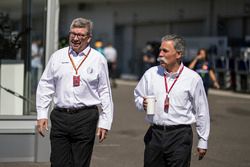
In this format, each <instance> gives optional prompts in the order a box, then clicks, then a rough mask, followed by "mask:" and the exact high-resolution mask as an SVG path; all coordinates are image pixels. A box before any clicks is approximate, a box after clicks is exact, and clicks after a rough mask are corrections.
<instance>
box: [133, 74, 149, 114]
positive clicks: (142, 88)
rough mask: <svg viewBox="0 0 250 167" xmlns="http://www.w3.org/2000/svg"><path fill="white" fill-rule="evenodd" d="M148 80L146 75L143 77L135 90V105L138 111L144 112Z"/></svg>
mask: <svg viewBox="0 0 250 167" xmlns="http://www.w3.org/2000/svg"><path fill="white" fill-rule="evenodd" d="M146 87H147V80H146V73H145V74H144V75H143V76H142V78H141V79H140V81H139V83H138V84H137V86H136V88H135V90H134V97H135V105H136V108H137V110H138V111H144V109H143V97H146V95H147V89H146Z"/></svg>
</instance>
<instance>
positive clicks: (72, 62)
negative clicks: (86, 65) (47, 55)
mask: <svg viewBox="0 0 250 167" xmlns="http://www.w3.org/2000/svg"><path fill="white" fill-rule="evenodd" d="M90 51H91V48H89V51H88V53H87V55H85V57H84V58H83V60H82V61H81V63H80V64H79V65H78V67H76V65H75V63H74V61H73V60H72V58H71V56H70V54H69V51H68V55H69V59H70V62H71V64H72V66H73V68H74V70H75V72H76V75H77V73H78V69H79V68H80V66H81V65H82V63H83V62H84V61H85V59H86V58H87V57H88V55H89V53H90Z"/></svg>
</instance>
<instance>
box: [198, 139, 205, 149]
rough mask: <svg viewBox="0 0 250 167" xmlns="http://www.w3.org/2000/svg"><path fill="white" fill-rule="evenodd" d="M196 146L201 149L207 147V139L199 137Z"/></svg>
mask: <svg viewBox="0 0 250 167" xmlns="http://www.w3.org/2000/svg"><path fill="white" fill-rule="evenodd" d="M197 147H198V148H201V149H207V141H206V140H204V139H202V138H200V139H199V141H198V146H197Z"/></svg>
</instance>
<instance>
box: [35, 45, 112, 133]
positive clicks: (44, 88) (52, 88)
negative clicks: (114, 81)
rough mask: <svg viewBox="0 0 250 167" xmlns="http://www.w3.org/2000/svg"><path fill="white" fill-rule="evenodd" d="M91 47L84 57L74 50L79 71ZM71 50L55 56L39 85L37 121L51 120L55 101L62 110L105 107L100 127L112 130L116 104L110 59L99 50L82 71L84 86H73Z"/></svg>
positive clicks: (86, 62)
mask: <svg viewBox="0 0 250 167" xmlns="http://www.w3.org/2000/svg"><path fill="white" fill-rule="evenodd" d="M89 49H90V47H89V46H88V47H87V48H86V49H85V50H84V51H83V53H80V54H78V55H76V54H75V53H73V52H72V51H71V50H70V56H71V57H72V59H73V61H74V63H75V65H76V67H78V64H79V63H80V62H81V60H83V57H84V56H85V55H87V53H88V51H89ZM68 52H69V47H65V48H62V49H60V50H58V51H56V52H55V53H54V54H52V56H51V58H50V60H49V62H48V64H47V66H46V68H45V70H44V72H43V75H42V77H41V79H40V81H39V84H38V88H37V94H36V109H37V119H42V118H48V111H49V106H50V104H51V101H52V100H53V102H54V104H55V105H56V106H58V107H63V108H72V107H76V108H77V107H82V106H92V105H101V108H102V111H101V112H100V117H99V124H98V127H100V128H105V129H108V130H110V128H111V123H112V120H113V100H112V95H111V88H110V83H109V77H108V67H107V61H106V59H105V58H104V57H103V56H102V55H101V54H100V53H99V52H98V51H96V50H95V49H93V48H91V51H90V54H89V55H88V57H87V58H86V59H85V61H84V62H83V64H82V65H81V66H80V68H79V69H78V74H79V75H80V86H77V87H74V86H73V76H74V75H75V70H74V68H73V65H72V64H71V62H70V59H69V57H68Z"/></svg>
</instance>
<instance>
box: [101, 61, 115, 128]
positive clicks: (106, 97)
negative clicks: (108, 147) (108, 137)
mask: <svg viewBox="0 0 250 167" xmlns="http://www.w3.org/2000/svg"><path fill="white" fill-rule="evenodd" d="M98 93H99V97H100V100H101V111H100V116H99V123H98V127H99V128H104V129H107V130H110V129H111V124H112V121H113V100H112V94H111V88H110V82H109V75H108V67H107V63H106V62H105V63H103V64H102V65H101V69H100V77H99V85H98Z"/></svg>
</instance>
